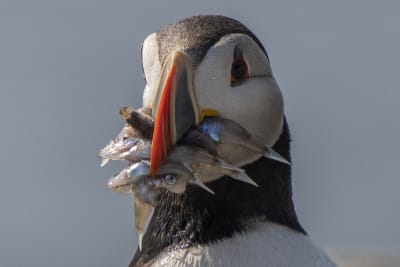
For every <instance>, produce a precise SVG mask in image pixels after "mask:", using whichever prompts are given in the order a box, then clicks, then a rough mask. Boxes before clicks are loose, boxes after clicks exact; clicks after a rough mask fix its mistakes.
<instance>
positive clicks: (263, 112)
mask: <svg viewBox="0 0 400 267" xmlns="http://www.w3.org/2000/svg"><path fill="white" fill-rule="evenodd" d="M235 47H237V48H239V49H240V50H241V52H242V54H243V57H244V59H245V61H246V63H247V66H248V69H249V74H250V77H249V79H248V80H246V81H244V82H242V83H241V84H239V85H237V86H233V87H231V84H230V77H231V65H232V61H233V54H234V49H235ZM194 76H195V77H194V84H195V86H194V87H195V91H196V97H197V101H198V103H199V106H200V108H202V109H205V108H211V109H216V110H217V111H218V112H219V113H220V114H221V116H222V117H225V118H228V119H232V120H234V121H236V122H238V123H240V124H241V125H242V126H243V127H244V128H246V129H247V130H248V131H249V132H250V133H251V134H253V135H254V136H255V137H256V138H258V139H260V140H261V141H262V142H263V143H264V144H265V145H267V146H271V145H273V144H274V143H275V142H276V140H277V139H278V137H279V135H280V133H281V130H282V124H283V98H282V94H281V91H280V89H279V86H278V84H277V83H276V81H275V79H274V77H273V76H272V71H271V67H270V64H269V62H268V59H267V57H266V56H265V54H264V53H263V51H262V50H261V49H260V48H259V47H258V45H257V44H256V43H255V42H254V41H253V40H252V39H251V38H250V37H248V36H247V35H244V34H232V35H228V36H225V37H223V38H222V39H221V40H220V41H219V42H217V43H216V44H215V45H214V46H212V47H211V48H210V49H209V50H208V52H207V54H206V56H205V57H204V59H203V60H202V62H201V63H200V64H199V66H197V68H196V70H195V75H194Z"/></svg>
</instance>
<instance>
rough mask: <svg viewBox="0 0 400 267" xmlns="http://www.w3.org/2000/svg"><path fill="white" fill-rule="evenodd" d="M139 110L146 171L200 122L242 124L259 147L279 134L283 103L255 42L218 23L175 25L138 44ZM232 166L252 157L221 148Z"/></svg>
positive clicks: (230, 24) (232, 24)
mask: <svg viewBox="0 0 400 267" xmlns="http://www.w3.org/2000/svg"><path fill="white" fill-rule="evenodd" d="M142 60H143V70H144V76H145V80H146V87H145V90H144V94H143V106H144V107H149V108H151V109H152V114H153V118H154V119H155V133H154V138H153V151H152V167H153V171H154V170H155V169H156V168H157V167H158V166H159V165H160V163H161V161H162V159H163V158H165V157H166V155H167V154H168V152H169V150H170V149H171V147H172V146H173V145H174V144H175V143H176V142H177V141H178V140H179V139H180V137H182V135H183V134H184V132H186V131H187V130H188V128H189V127H190V126H192V125H195V124H198V123H200V122H201V120H202V119H203V118H204V116H213V115H219V116H221V117H224V118H227V119H230V120H233V121H236V122H238V123H239V124H240V125H242V126H243V127H244V128H245V129H246V130H247V131H248V132H250V133H251V134H252V135H253V136H254V137H256V138H257V139H259V140H260V141H261V142H262V143H264V144H265V145H266V146H268V147H270V146H272V145H273V144H274V143H275V142H276V141H277V140H278V138H279V136H280V134H281V132H282V127H283V120H284V119H283V118H284V115H283V99H282V94H281V91H280V89H279V86H278V84H277V82H276V80H275V78H274V77H273V75H272V70H271V66H270V62H269V59H268V56H267V54H266V52H265V49H264V48H263V46H262V45H261V43H260V41H259V40H258V39H257V37H255V36H254V35H253V34H252V33H251V32H250V31H249V30H248V29H247V28H246V27H245V26H243V25H242V24H241V23H239V22H237V21H235V20H233V19H229V18H226V17H222V16H207V17H204V16H198V17H192V18H190V19H186V20H182V21H180V22H178V23H176V24H173V25H169V26H167V27H165V28H163V29H162V30H161V31H160V32H158V33H153V34H150V35H149V36H148V37H147V38H146V39H145V41H144V43H143V49H142ZM222 150H223V151H222V152H223V155H224V157H225V158H226V159H227V161H229V162H232V163H234V164H236V165H244V164H247V163H249V162H251V161H254V160H255V159H256V158H257V157H259V155H254V153H252V152H250V151H247V150H246V149H243V148H239V149H238V148H237V147H229V146H226V147H223V149H222Z"/></svg>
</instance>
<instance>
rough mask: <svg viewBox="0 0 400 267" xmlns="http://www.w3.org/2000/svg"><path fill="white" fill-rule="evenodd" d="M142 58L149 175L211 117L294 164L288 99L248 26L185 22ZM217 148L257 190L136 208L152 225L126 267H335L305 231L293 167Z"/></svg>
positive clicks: (237, 188)
mask: <svg viewBox="0 0 400 267" xmlns="http://www.w3.org/2000/svg"><path fill="white" fill-rule="evenodd" d="M141 54H142V66H143V72H144V77H145V82H146V85H145V89H144V92H143V109H146V110H148V113H149V115H150V116H151V117H152V118H153V119H154V133H153V136H152V137H153V139H152V151H151V166H150V172H151V173H154V172H156V170H157V168H159V167H160V166H161V165H162V162H163V161H164V160H165V159H166V158H167V157H168V154H169V153H170V151H171V149H172V148H173V146H174V145H175V144H177V143H178V142H179V140H180V139H182V136H184V135H185V133H186V132H187V131H188V129H190V127H193V125H194V126H196V125H199V123H201V121H202V120H204V118H206V117H213V116H218V117H221V118H225V119H228V120H232V121H234V122H236V123H238V124H240V125H241V126H242V127H243V128H244V129H246V131H248V132H249V133H250V134H251V135H252V136H253V137H254V138H256V139H257V140H258V141H259V142H261V143H262V144H264V145H265V146H266V147H271V148H272V149H273V150H274V151H276V152H277V153H279V155H281V156H282V157H283V158H285V159H286V160H287V161H288V162H290V161H291V158H290V133H289V127H288V123H287V120H286V118H285V114H284V102H283V96H282V93H281V90H280V88H279V86H278V83H277V82H276V80H275V78H274V76H273V74H272V70H271V64H270V60H269V57H268V54H267V52H266V50H265V48H264V47H263V45H262V43H261V42H260V40H259V39H258V38H257V37H256V36H255V35H254V34H253V33H252V32H251V31H250V30H249V29H248V28H247V27H246V26H245V25H243V24H242V23H241V22H239V21H237V20H235V19H232V18H229V17H226V16H221V15H198V16H192V17H188V18H185V19H183V20H180V21H178V22H176V23H174V24H170V25H167V26H164V27H162V28H161V29H160V30H159V31H158V32H155V33H152V34H150V35H149V36H147V37H146V38H145V40H144V42H143V45H142V52H141ZM219 147H220V152H221V154H222V156H223V158H224V160H226V161H227V162H229V163H230V164H233V165H235V166H238V167H240V168H242V169H244V170H245V172H246V174H247V175H248V176H249V177H250V178H251V179H252V180H253V181H254V182H255V183H256V184H257V186H253V185H251V184H248V183H243V182H241V181H238V180H234V179H231V178H230V177H228V176H220V177H209V179H207V181H206V185H207V187H208V188H210V190H212V192H214V193H213V194H210V193H209V192H207V191H206V190H203V189H202V188H200V187H198V186H196V185H190V184H189V185H188V186H187V187H186V190H185V192H183V193H182V194H176V193H173V192H169V191H167V190H166V191H164V192H163V193H162V194H160V196H159V204H158V205H157V206H156V207H155V208H149V206H146V205H144V204H143V203H141V202H140V201H139V200H138V201H137V202H135V214H136V215H141V214H145V216H140V218H147V220H145V221H146V222H145V224H146V227H145V231H144V232H143V233H142V236H141V237H140V244H139V246H140V247H138V248H137V249H136V251H135V252H134V256H133V259H132V261H131V262H130V264H129V266H130V267H136V266H182V267H183V266H231V267H235V266H300V267H301V266H307V267H312V266H336V264H335V263H334V262H333V261H332V260H331V259H330V258H329V257H328V256H327V254H326V253H325V252H324V251H323V250H322V249H321V248H319V247H318V246H317V245H316V244H315V243H314V242H313V241H312V239H311V238H310V237H309V236H308V235H307V233H306V231H305V230H304V228H303V227H302V226H301V224H300V223H299V220H298V218H297V215H296V211H295V207H294V203H293V199H292V184H291V165H290V164H285V163H283V162H279V161H276V160H273V159H270V158H267V157H263V156H262V155H260V153H255V152H254V151H252V150H250V149H248V148H247V147H245V146H240V145H232V144H223V143H222V144H220V145H219ZM146 214H151V216H147V215H146ZM141 220H142V219H141ZM142 224H144V223H142ZM139 228H140V227H139ZM142 228H143V227H141V229H142Z"/></svg>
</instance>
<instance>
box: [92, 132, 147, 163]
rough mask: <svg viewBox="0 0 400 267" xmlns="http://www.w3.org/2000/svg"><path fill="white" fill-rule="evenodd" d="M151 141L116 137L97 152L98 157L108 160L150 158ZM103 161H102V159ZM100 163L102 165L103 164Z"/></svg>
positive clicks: (132, 160) (131, 160)
mask: <svg viewBox="0 0 400 267" xmlns="http://www.w3.org/2000/svg"><path fill="white" fill-rule="evenodd" d="M150 152H151V141H150V140H145V139H140V138H136V137H117V138H115V139H114V140H111V141H110V143H109V144H108V145H107V146H105V147H104V148H103V149H102V150H101V151H100V153H99V157H100V158H102V159H104V160H105V161H106V162H105V163H107V161H108V160H127V161H130V162H137V161H140V160H148V159H150ZM103 162H104V161H103ZM105 163H102V166H104V165H105Z"/></svg>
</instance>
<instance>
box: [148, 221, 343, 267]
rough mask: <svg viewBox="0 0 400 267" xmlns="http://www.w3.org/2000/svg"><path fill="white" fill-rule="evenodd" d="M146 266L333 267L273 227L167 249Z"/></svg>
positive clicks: (307, 244) (303, 239) (304, 240)
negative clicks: (181, 247) (190, 246)
mask: <svg viewBox="0 0 400 267" xmlns="http://www.w3.org/2000/svg"><path fill="white" fill-rule="evenodd" d="M150 266H171V267H172V266H174V267H175V266H178V267H179V266H182V267H183V266H199V267H200V266H221V267H222V266H231V267H236V266H249V267H250V266H255V267H257V266H276V267H278V266H299V267H302V266H307V267H312V266H321V267H322V266H323V267H325V266H327V267H330V266H336V265H335V264H334V263H333V262H332V261H331V260H330V259H329V258H328V257H327V256H326V254H325V253H324V252H323V251H322V250H321V249H319V248H318V247H316V246H315V245H314V243H313V242H312V241H311V240H310V239H309V238H308V237H307V236H305V235H303V234H300V233H297V232H294V231H292V230H290V229H288V228H286V227H284V226H280V225H277V224H265V223H264V224H263V225H261V226H258V227H257V228H256V229H253V230H252V231H249V232H247V233H244V234H237V235H235V236H234V237H232V238H227V239H223V240H221V241H218V242H216V243H213V244H210V245H205V246H197V247H192V248H186V249H181V250H180V249H167V250H166V251H164V252H163V253H162V254H160V256H159V257H158V258H157V259H156V260H155V261H154V262H153V263H152V264H151V265H150Z"/></svg>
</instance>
